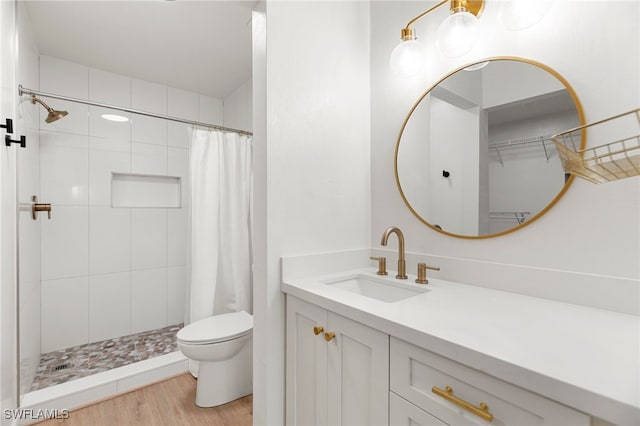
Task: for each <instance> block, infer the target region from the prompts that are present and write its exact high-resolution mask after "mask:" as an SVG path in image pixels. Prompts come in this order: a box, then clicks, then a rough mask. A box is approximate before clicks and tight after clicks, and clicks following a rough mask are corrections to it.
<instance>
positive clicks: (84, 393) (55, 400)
mask: <svg viewBox="0 0 640 426" xmlns="http://www.w3.org/2000/svg"><path fill="white" fill-rule="evenodd" d="M187 371H189V360H188V359H187V358H186V357H185V356H184V355H183V354H182V353H181V352H180V351H176V352H172V353H169V354H166V355H160V356H157V357H155V358H150V359H146V360H144V361H139V362H135V363H133V364H129V365H125V366H123V367H118V368H114V369H111V370H108V371H105V372H102V373H97V374H93V375H91V376H87V377H83V378H80V379H76V380H72V381H69V382H66V383H62V384H59V385H54V386H50V387H48V388H44V389H40V390H37V391H32V392H29V393H26V394H25V395H24V396H23V398H22V401H21V404H20V408H22V409H31V410H34V411H37V410H64V409H66V410H73V409H76V408H80V407H83V406H86V405H89V404H92V403H95V402H97V401H101V400H104V399H107V398H111V397H113V396H116V395H119V394H122V393H126V392H128V391H131V390H134V389H137V388H140V387H143V386H147V385H150V384H152V383H156V382H160V381H163V380H166V379H168V378H170V377H173V376H176V375H179V374H183V373H186V372H187ZM28 423H30V422H27V423H19V424H28Z"/></svg>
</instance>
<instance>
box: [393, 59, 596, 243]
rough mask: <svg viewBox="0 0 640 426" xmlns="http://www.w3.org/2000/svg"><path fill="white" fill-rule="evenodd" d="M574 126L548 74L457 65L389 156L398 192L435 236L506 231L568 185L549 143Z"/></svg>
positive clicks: (573, 107)
mask: <svg viewBox="0 0 640 426" xmlns="http://www.w3.org/2000/svg"><path fill="white" fill-rule="evenodd" d="M583 124H584V114H583V111H582V107H581V105H580V101H579V100H578V98H577V96H576V94H575V92H574V91H573V89H572V88H571V87H570V86H569V84H568V83H567V82H566V80H565V79H564V78H562V76H560V75H559V74H558V73H557V72H555V71H554V70H552V69H550V68H549V67H547V66H545V65H542V64H540V63H536V62H534V61H530V60H526V59H521V58H513V57H498V58H489V59H485V60H483V61H480V62H477V63H473V64H469V65H465V66H464V67H461V68H459V69H457V70H454V71H453V72H451V73H449V74H448V75H446V76H445V77H443V78H442V79H441V80H440V81H438V82H437V83H436V84H435V85H434V86H432V87H431V88H429V89H428V90H427V91H426V92H424V93H423V94H422V96H420V98H419V99H418V100H417V102H416V103H415V104H414V105H413V107H412V108H411V110H410V111H409V114H408V115H407V118H406V119H405V121H404V123H403V125H402V129H401V130H400V135H399V136H398V142H397V145H396V151H395V174H396V181H397V184H398V189H399V190H400V194H401V195H402V198H403V200H404V202H405V203H406V204H407V206H408V207H409V209H410V210H411V212H413V214H414V215H416V216H417V217H418V219H420V220H421V221H422V222H424V223H425V224H426V225H428V226H430V227H431V228H433V229H435V230H437V231H439V232H442V233H444V234H447V235H452V236H455V237H461V238H488V237H495V236H498V235H502V234H505V233H508V232H512V231H514V230H516V229H519V228H521V227H523V226H526V225H527V224H529V223H531V222H533V221H534V220H536V219H538V218H539V217H540V216H542V215H543V214H544V213H545V212H546V211H547V210H549V209H550V208H551V207H552V206H553V205H554V204H555V203H556V202H557V201H558V199H560V197H561V196H562V195H563V194H564V192H565V191H566V190H567V188H568V187H569V185H570V184H571V183H572V182H573V177H567V176H566V175H565V173H564V170H563V168H562V163H561V161H560V158H559V157H558V153H557V152H556V148H555V145H554V143H553V141H551V139H550V136H551V135H553V134H556V133H559V132H562V131H564V130H566V129H570V128H574V127H577V126H581V125H583ZM581 146H582V148H584V146H585V140H584V134H583V135H582V141H581Z"/></svg>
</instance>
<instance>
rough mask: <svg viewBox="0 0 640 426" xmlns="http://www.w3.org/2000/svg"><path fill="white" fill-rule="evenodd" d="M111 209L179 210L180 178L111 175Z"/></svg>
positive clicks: (180, 201) (180, 197)
mask: <svg viewBox="0 0 640 426" xmlns="http://www.w3.org/2000/svg"><path fill="white" fill-rule="evenodd" d="M111 207H135V208H180V207H182V178H181V177H178V176H162V175H144V174H130V173H112V174H111Z"/></svg>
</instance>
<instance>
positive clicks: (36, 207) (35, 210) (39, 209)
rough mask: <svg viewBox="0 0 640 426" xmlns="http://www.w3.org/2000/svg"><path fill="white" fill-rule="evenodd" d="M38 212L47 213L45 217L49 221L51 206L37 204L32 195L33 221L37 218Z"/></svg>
mask: <svg viewBox="0 0 640 426" xmlns="http://www.w3.org/2000/svg"><path fill="white" fill-rule="evenodd" d="M38 212H47V217H48V218H49V219H51V204H49V203H38V197H36V196H35V195H33V196H32V197H31V218H32V219H33V220H36V219H37V218H38Z"/></svg>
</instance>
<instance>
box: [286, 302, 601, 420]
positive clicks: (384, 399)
mask: <svg viewBox="0 0 640 426" xmlns="http://www.w3.org/2000/svg"><path fill="white" fill-rule="evenodd" d="M286 321H287V322H286V323H287V358H286V360H287V361H286V362H287V367H286V370H287V379H286V393H287V395H286V398H287V413H286V414H287V424H288V425H326V424H330V425H355V424H359V425H387V424H389V425H407V424H411V425H424V426H427V425H448V424H450V425H482V424H488V423H489V422H490V423H491V424H496V425H529V424H536V425H563V426H574V425H575V426H578V425H581V426H588V425H590V422H591V420H590V417H589V416H588V415H586V414H583V413H581V412H579V411H576V410H573V409H571V408H568V407H566V406H564V405H561V404H558V403H556V402H554V401H551V400H549V399H547V398H544V397H541V396H539V395H537V394H534V393H532V392H529V391H526V390H524V389H522V388H520V387H517V386H513V385H511V384H509V383H506V382H504V381H502V380H499V379H496V378H494V377H491V376H489V375H487V374H484V373H482V372H480V371H478V370H475V369H473V368H470V367H467V366H465V365H462V364H459V363H457V362H455V361H452V360H450V359H447V358H444V357H442V356H439V355H437V354H435V353H433V352H430V351H428V350H426V349H424V348H421V347H419V346H415V345H413V344H410V343H407V342H405V341H403V340H400V339H397V338H395V337H393V336H389V335H388V334H385V333H383V332H380V331H378V330H375V329H373V328H371V327H368V326H365V325H363V324H360V323H358V322H356V321H353V320H350V319H347V318H345V317H343V316H341V315H338V314H336V313H334V312H331V311H328V310H326V309H324V308H321V307H319V306H317V305H314V304H311V303H307V302H305V301H302V300H300V299H298V298H296V297H293V296H287V320H286ZM438 390H439V391H438ZM447 390H449V393H447ZM443 394H446V395H444V396H443ZM447 396H448V397H447ZM485 404H486V406H485ZM485 407H486V408H485Z"/></svg>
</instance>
